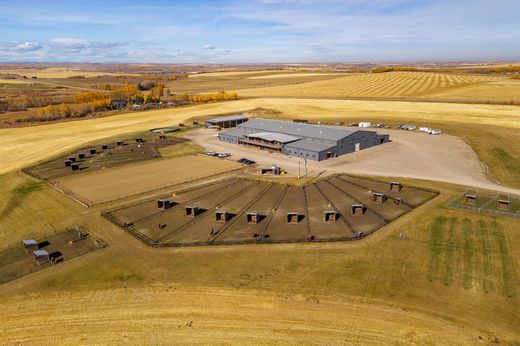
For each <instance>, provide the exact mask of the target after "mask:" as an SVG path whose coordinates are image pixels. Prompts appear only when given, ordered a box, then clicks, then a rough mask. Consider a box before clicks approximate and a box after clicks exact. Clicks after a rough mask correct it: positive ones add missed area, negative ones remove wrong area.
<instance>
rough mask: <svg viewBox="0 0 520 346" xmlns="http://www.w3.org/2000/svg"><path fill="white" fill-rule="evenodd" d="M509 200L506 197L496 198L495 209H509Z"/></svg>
mask: <svg viewBox="0 0 520 346" xmlns="http://www.w3.org/2000/svg"><path fill="white" fill-rule="evenodd" d="M509 205H510V201H509V200H507V199H498V200H497V209H498V210H509Z"/></svg>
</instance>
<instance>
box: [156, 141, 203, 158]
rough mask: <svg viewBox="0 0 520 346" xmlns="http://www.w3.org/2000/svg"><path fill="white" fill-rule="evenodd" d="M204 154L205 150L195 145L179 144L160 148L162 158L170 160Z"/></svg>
mask: <svg viewBox="0 0 520 346" xmlns="http://www.w3.org/2000/svg"><path fill="white" fill-rule="evenodd" d="M203 152H204V148H201V147H199V146H198V145H196V144H193V143H189V142H186V143H179V144H176V145H172V146H168V147H164V148H159V153H160V154H161V156H162V157H165V158H170V157H179V156H186V155H195V154H201V153H203Z"/></svg>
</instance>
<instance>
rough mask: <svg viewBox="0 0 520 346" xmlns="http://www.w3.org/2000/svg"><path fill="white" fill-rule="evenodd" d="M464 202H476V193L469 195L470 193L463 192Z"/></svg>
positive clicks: (473, 203) (472, 203)
mask: <svg viewBox="0 0 520 346" xmlns="http://www.w3.org/2000/svg"><path fill="white" fill-rule="evenodd" d="M464 203H466V204H470V205H475V204H477V195H471V194H468V193H465V194H464Z"/></svg>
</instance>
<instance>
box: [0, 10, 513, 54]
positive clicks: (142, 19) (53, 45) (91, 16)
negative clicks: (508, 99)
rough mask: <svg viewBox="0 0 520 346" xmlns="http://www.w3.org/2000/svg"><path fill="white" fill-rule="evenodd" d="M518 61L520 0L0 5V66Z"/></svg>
mask: <svg viewBox="0 0 520 346" xmlns="http://www.w3.org/2000/svg"><path fill="white" fill-rule="evenodd" d="M490 60H520V0H487V1H486V0H451V1H447V0H446V1H445V0H438V1H435V0H431V1H426V0H415V1H412V0H343V1H339V0H242V1H235V0H227V1H210V0H194V1H173V0H170V1H166V0H154V1H147V0H142V1H129V0H125V1H120V0H102V1H101V0H87V1H83V0H67V1H62V0H23V1H12V0H0V62H89V63H118V62H119V63H298V62H300V63H305V62H328V63H333V62H419V61H490Z"/></svg>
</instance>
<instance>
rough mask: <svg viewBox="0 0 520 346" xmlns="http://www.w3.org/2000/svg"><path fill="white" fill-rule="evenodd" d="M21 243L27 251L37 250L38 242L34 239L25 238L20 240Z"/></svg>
mask: <svg viewBox="0 0 520 346" xmlns="http://www.w3.org/2000/svg"><path fill="white" fill-rule="evenodd" d="M22 244H23V247H24V249H25V250H26V251H27V252H28V253H31V252H33V251H36V250H38V242H37V241H36V240H34V239H26V240H24V241H22Z"/></svg>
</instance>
